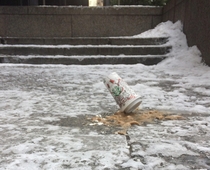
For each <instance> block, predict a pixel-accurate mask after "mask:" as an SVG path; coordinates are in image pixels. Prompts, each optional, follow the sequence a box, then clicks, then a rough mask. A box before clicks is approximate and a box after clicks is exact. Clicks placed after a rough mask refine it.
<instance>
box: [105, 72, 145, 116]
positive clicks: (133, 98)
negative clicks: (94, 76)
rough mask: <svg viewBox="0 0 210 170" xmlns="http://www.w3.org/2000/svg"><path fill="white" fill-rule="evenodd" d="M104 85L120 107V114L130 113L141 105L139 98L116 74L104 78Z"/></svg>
mask: <svg viewBox="0 0 210 170" xmlns="http://www.w3.org/2000/svg"><path fill="white" fill-rule="evenodd" d="M104 84H105V86H106V87H107V89H108V90H109V92H110V93H111V94H112V96H113V98H114V99H115V101H116V103H117V104H118V105H119V106H120V111H121V112H125V113H131V112H132V111H133V110H135V109H137V108H138V106H139V105H140V104H141V99H140V96H138V95H137V94H136V93H135V92H134V90H133V89H131V88H130V87H129V86H128V84H127V83H126V82H125V81H124V80H123V79H122V78H121V77H120V76H119V75H118V74H117V73H115V72H113V73H111V74H110V75H108V76H107V77H105V78H104Z"/></svg>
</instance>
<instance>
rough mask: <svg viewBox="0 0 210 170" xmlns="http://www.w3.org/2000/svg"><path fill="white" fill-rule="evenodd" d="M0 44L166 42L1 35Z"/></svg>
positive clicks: (160, 41) (157, 40)
mask: <svg viewBox="0 0 210 170" xmlns="http://www.w3.org/2000/svg"><path fill="white" fill-rule="evenodd" d="M0 42H1V44H36V45H61V44H69V45H88V44H92V45H104V44H109V45H128V44H132V45H157V44H164V43H165V42H167V38H166V37H158V38H135V37H67V38H60V37H59V38H56V37H55V38H39V37H37V38H33V37H32V38H24V37H23V38H16V37H6V38H4V37H2V38H0Z"/></svg>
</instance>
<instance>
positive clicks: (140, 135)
mask: <svg viewBox="0 0 210 170" xmlns="http://www.w3.org/2000/svg"><path fill="white" fill-rule="evenodd" d="M111 70H115V71H117V72H118V73H120V74H121V75H123V76H124V77H125V79H126V80H128V83H129V84H130V85H131V86H132V87H134V86H135V85H136V84H138V83H139V85H140V84H141V85H142V86H136V87H135V88H134V89H135V90H136V92H137V93H139V94H142V95H143V91H142V89H141V88H138V87H143V86H145V87H147V88H149V86H150V87H151V88H149V89H148V93H147V94H145V95H144V97H143V101H144V105H145V104H147V103H150V102H149V101H151V100H154V103H153V104H152V103H150V107H155V106H156V105H165V106H166V105H167V104H166V103H168V104H169V103H170V102H171V104H172V105H176V104H177V106H183V105H185V107H186V111H179V108H180V107H177V110H176V111H172V110H170V111H171V112H172V113H175V114H179V115H183V116H185V117H186V120H174V121H159V120H156V121H154V122H153V123H152V124H151V123H145V124H144V125H143V126H134V127H132V128H130V130H129V131H128V134H127V136H120V135H116V134H115V132H116V131H117V130H119V127H108V126H104V125H98V124H96V125H91V123H92V122H91V121H90V119H89V118H91V117H92V116H95V115H102V116H105V115H111V114H113V113H114V112H115V111H116V110H117V109H118V107H117V106H116V103H115V102H114V100H113V98H112V97H111V95H110V94H109V92H108V91H107V89H106V88H105V86H104V85H103V83H102V78H103V76H104V75H106V74H108V72H110V71H111ZM182 78H183V75H176V76H171V75H170V74H167V73H166V72H164V70H162V71H158V70H155V67H144V66H141V65H138V66H129V65H127V66H68V67H66V66H57V67H55V66H52V65H48V66H46V65H45V66H30V65H21V66H17V65H16V66H15V65H1V66H0V100H1V104H0V113H1V114H0V138H1V139H0V164H1V166H0V169H1V170H4V169H8V170H10V169H15V168H16V169H32V168H33V169H36V170H48V169H58V170H63V169H75V170H76V169H79V170H84V169H86V170H92V169H96V170H139V169H145V170H151V169H155V170H156V169H157V170H159V169H163V170H198V169H200V170H201V169H205V170H207V169H209V168H210V150H209V147H210V142H209V141H210V140H209V139H210V128H209V126H210V125H209V120H210V117H209V113H206V114H205V113H202V114H199V113H196V112H188V111H187V110H188V109H190V108H191V104H194V103H196V102H199V101H200V102H205V100H206V99H208V100H209V96H206V95H203V93H202V92H197V93H195V92H194V89H195V88H196V87H200V86H201V84H200V85H199V83H197V84H196V82H195V84H193V83H192V82H191V83H190V81H188V79H182ZM185 83H188V86H187V88H186V89H185V90H183V88H184V87H185V86H182V85H183V84H185ZM205 86H206V88H209V86H208V85H206V84H203V85H202V87H205ZM154 89H156V90H158V89H159V90H160V89H161V90H163V92H164V93H163V94H164V95H163V94H162V93H161V94H160V95H157V94H156V93H155V94H156V95H155V94H153V92H154ZM145 90H146V89H145ZM179 90H180V92H179V93H178V94H179V96H180V98H179V100H177V96H176V95H175V94H176V93H175V92H176V91H179ZM140 92H142V93H140ZM183 95H186V97H185V98H184V99H183V100H188V99H189V100H188V102H184V101H183V102H182V101H181V100H182V97H181V96H183ZM163 96H164V99H163V98H161V97H163ZM187 96H188V97H189V98H187ZM164 101H165V102H164ZM207 105H208V103H207ZM207 105H206V107H207Z"/></svg>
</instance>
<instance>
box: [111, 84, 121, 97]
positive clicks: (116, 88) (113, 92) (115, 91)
mask: <svg viewBox="0 0 210 170" xmlns="http://www.w3.org/2000/svg"><path fill="white" fill-rule="evenodd" d="M121 92H122V89H121V88H120V87H119V86H115V87H113V89H112V94H113V95H114V96H119V95H120V93H121Z"/></svg>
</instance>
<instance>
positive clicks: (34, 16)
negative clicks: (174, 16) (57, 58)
mask: <svg viewBox="0 0 210 170" xmlns="http://www.w3.org/2000/svg"><path fill="white" fill-rule="evenodd" d="M161 19H162V7H154V8H153V7H149V8H147V7H129V8H128V7H71V6H68V7H49V6H47V7H44V6H42V7H41V6H37V7H33V6H22V7H21V6H19V7H18V6H16V7H12V6H1V7H0V36H1V37H99V36H102V37H104V36H128V35H135V34H139V33H141V32H144V31H146V30H148V29H151V28H154V27H155V26H156V25H157V24H159V23H160V22H161Z"/></svg>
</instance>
